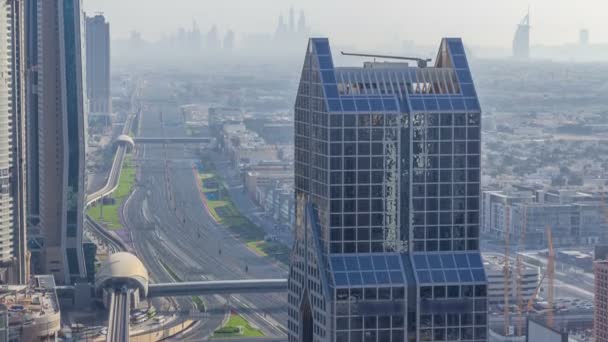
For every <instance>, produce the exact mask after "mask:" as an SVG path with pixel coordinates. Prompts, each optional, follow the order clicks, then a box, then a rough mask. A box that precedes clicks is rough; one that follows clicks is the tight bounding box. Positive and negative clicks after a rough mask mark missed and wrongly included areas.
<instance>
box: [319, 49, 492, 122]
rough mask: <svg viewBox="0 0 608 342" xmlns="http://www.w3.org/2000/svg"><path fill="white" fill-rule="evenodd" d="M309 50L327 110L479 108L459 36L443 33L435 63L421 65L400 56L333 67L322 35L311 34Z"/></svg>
mask: <svg viewBox="0 0 608 342" xmlns="http://www.w3.org/2000/svg"><path fill="white" fill-rule="evenodd" d="M308 52H309V54H312V55H314V57H316V58H313V59H312V61H311V63H312V65H311V66H312V69H313V70H318V71H319V73H320V81H321V83H323V88H324V94H325V97H326V98H327V99H328V100H327V103H328V110H329V111H330V112H332V111H343V112H350V111H353V112H354V111H369V110H383V111H385V112H391V111H394V112H399V111H401V112H419V111H420V112H421V111H426V112H428V111H445V110H455V111H468V112H479V111H480V106H479V102H478V101H477V93H476V91H475V87H474V85H473V79H472V77H471V72H470V70H469V64H468V61H467V58H466V54H465V49H464V46H463V44H462V41H461V39H460V38H444V39H442V41H441V44H440V46H439V50H438V53H437V57H436V58H435V59H434V64H433V65H429V66H422V67H421V65H420V63H418V65H416V63H414V65H412V64H410V63H405V62H403V61H399V62H377V61H367V62H364V64H363V65H362V66H361V67H352V66H340V67H336V66H335V65H334V62H333V57H332V52H331V49H330V44H329V40H328V39H326V38H312V39H311V40H310V44H309V51H308ZM418 61H420V60H418ZM422 61H425V62H426V60H422ZM423 64H426V63H423ZM363 99H365V100H363ZM368 101H369V103H367V102H368Z"/></svg>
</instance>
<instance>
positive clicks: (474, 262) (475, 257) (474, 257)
mask: <svg viewBox="0 0 608 342" xmlns="http://www.w3.org/2000/svg"><path fill="white" fill-rule="evenodd" d="M468 257H469V264H470V265H471V267H480V268H481V267H483V262H482V261H481V255H479V254H477V253H471V254H469V255H468Z"/></svg>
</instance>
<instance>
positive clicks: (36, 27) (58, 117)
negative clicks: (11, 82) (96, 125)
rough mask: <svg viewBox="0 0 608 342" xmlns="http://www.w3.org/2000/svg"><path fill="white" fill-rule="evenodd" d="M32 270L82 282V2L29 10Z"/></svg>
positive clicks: (35, 4) (39, 3) (31, 3)
mask: <svg viewBox="0 0 608 342" xmlns="http://www.w3.org/2000/svg"><path fill="white" fill-rule="evenodd" d="M26 27H27V47H28V49H27V51H28V58H27V68H28V82H29V84H30V86H29V87H28V95H31V94H35V96H32V97H31V98H30V99H29V100H28V114H27V115H28V130H29V133H28V135H29V140H28V142H29V143H30V145H29V157H28V160H29V168H28V171H29V172H30V174H29V176H28V178H29V184H30V186H29V187H28V191H29V198H30V203H32V208H33V210H32V211H31V215H30V219H29V224H30V226H29V228H28V233H29V235H30V236H29V246H30V250H31V252H32V269H33V271H35V272H37V273H47V274H53V275H54V276H55V279H56V281H57V282H58V283H61V284H66V283H73V282H75V281H77V280H79V279H83V278H84V275H85V265H84V257H83V250H82V230H83V224H84V217H83V215H84V196H85V174H84V172H85V159H84V157H85V145H86V125H85V123H86V109H85V108H84V104H85V98H86V90H85V88H86V87H85V85H84V79H85V76H84V74H85V72H84V70H85V65H84V62H83V61H84V58H83V52H84V49H83V44H84V41H82V35H83V33H84V32H82V29H83V27H84V23H83V20H82V10H81V0H57V1H46V0H28V1H27V4H26Z"/></svg>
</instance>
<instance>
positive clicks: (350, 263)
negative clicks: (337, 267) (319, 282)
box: [344, 257, 359, 271]
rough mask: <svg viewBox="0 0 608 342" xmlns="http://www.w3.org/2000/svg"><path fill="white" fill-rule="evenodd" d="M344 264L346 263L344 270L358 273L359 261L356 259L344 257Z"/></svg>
mask: <svg viewBox="0 0 608 342" xmlns="http://www.w3.org/2000/svg"><path fill="white" fill-rule="evenodd" d="M344 262H345V263H346V269H347V270H349V271H358V270H359V261H358V260H357V257H344Z"/></svg>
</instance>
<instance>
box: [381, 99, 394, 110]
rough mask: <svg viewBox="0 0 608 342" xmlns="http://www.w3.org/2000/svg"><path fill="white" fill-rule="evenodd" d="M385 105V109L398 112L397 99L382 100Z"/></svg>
mask: <svg viewBox="0 0 608 342" xmlns="http://www.w3.org/2000/svg"><path fill="white" fill-rule="evenodd" d="M382 102H383V103H384V109H385V110H387V111H396V110H397V102H395V99H384V100H382Z"/></svg>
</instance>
